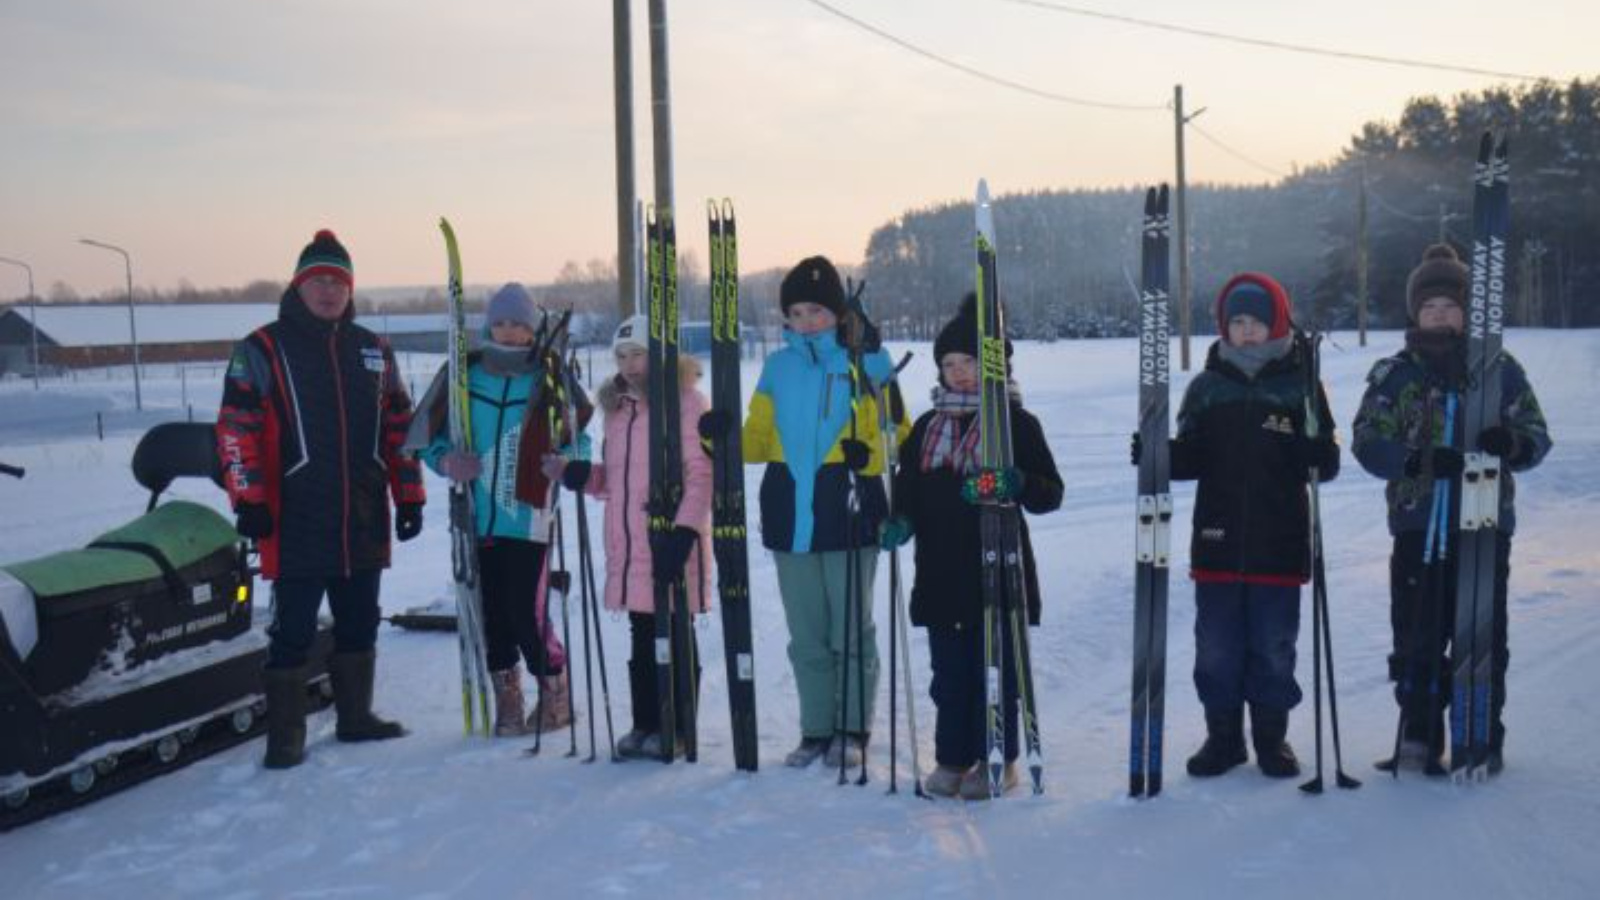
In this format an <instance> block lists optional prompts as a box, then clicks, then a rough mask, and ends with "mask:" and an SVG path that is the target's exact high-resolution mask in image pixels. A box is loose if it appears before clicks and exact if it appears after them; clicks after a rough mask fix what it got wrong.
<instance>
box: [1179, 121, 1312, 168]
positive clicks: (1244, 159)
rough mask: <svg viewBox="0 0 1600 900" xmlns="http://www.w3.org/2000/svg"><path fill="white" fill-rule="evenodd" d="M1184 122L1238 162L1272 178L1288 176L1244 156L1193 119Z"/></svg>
mask: <svg viewBox="0 0 1600 900" xmlns="http://www.w3.org/2000/svg"><path fill="white" fill-rule="evenodd" d="M1184 124H1185V125H1187V126H1189V128H1190V129H1192V130H1193V131H1194V133H1195V134H1198V135H1200V136H1201V137H1203V138H1205V139H1206V140H1207V141H1209V142H1210V143H1211V144H1212V145H1213V146H1215V147H1216V148H1217V149H1219V150H1221V151H1222V152H1223V153H1226V154H1228V155H1229V156H1231V157H1233V158H1234V159H1237V160H1239V161H1240V162H1243V163H1245V164H1247V165H1251V166H1254V167H1256V168H1257V169H1260V170H1261V171H1263V172H1265V173H1267V174H1268V175H1271V176H1273V177H1274V178H1288V177H1289V175H1288V173H1287V172H1283V171H1280V170H1278V169H1274V168H1273V167H1271V166H1269V165H1267V164H1266V163H1264V162H1260V161H1258V160H1255V159H1253V158H1251V157H1249V156H1246V155H1245V154H1244V153H1243V152H1241V151H1238V150H1235V149H1233V148H1232V147H1230V146H1228V145H1227V144H1224V143H1223V142H1222V141H1220V140H1218V139H1217V138H1216V137H1214V136H1213V135H1212V134H1211V133H1210V132H1208V131H1206V130H1205V129H1204V128H1201V127H1200V126H1199V125H1196V124H1195V123H1194V120H1193V119H1190V120H1189V121H1187V122H1185V123H1184Z"/></svg>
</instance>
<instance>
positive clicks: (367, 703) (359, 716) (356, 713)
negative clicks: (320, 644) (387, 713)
mask: <svg viewBox="0 0 1600 900" xmlns="http://www.w3.org/2000/svg"><path fill="white" fill-rule="evenodd" d="M377 663H378V654H377V652H376V651H374V650H365V651H359V652H355V653H337V652H336V653H333V654H330V655H329V656H328V678H329V680H331V681H332V682H333V706H334V709H335V710H337V711H338V714H339V725H338V727H337V728H336V729H334V736H335V737H337V738H338V739H339V740H341V741H345V742H347V743H351V742H356V741H387V740H389V739H390V738H397V737H400V736H402V735H404V734H405V733H406V729H405V726H403V725H401V724H400V723H399V722H390V721H388V720H386V719H380V718H378V717H377V716H375V715H373V714H372V678H373V675H374V673H375V670H376V668H377Z"/></svg>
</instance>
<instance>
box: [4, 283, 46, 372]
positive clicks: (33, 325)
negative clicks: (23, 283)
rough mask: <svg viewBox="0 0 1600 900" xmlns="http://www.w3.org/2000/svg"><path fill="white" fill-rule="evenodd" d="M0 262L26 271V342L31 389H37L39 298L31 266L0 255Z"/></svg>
mask: <svg viewBox="0 0 1600 900" xmlns="http://www.w3.org/2000/svg"><path fill="white" fill-rule="evenodd" d="M0 263H8V264H10V265H13V266H20V267H22V269H23V270H24V271H26V272H27V273H28V332H29V334H28V343H29V345H30V348H31V350H32V355H33V389H34V390H36V391H37V390H38V389H39V298H38V297H36V296H34V293H33V266H30V265H28V264H27V263H25V262H23V261H22V260H20V259H9V258H7V257H4V256H0Z"/></svg>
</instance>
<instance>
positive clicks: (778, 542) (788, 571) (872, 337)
mask: <svg viewBox="0 0 1600 900" xmlns="http://www.w3.org/2000/svg"><path fill="white" fill-rule="evenodd" d="M779 303H780V305H781V306H782V309H783V317H784V334H783V337H784V343H785V346H784V347H783V348H782V349H780V350H778V351H777V352H775V353H773V354H772V355H771V356H768V357H767V360H766V364H765V365H764V366H763V367H762V369H761V377H760V379H759V381H758V382H757V384H756V389H755V394H754V395H753V396H752V397H751V399H750V412H749V416H748V418H747V419H746V420H745V423H744V432H743V440H744V458H745V462H747V463H766V467H767V468H766V472H765V474H764V475H763V476H762V479H761V533H762V543H763V544H764V545H765V546H766V547H767V549H769V550H771V551H772V554H773V557H774V559H775V561H776V563H777V570H778V592H779V594H780V595H781V596H782V599H783V610H784V616H785V618H786V619H787V621H788V625H789V648H788V650H789V663H790V665H791V666H792V667H793V669H794V676H795V684H796V687H797V689H798V692H799V695H800V743H799V745H798V746H797V747H796V748H795V749H794V750H793V751H792V752H791V753H789V755H788V756H787V757H786V758H785V760H784V762H785V764H786V765H789V766H792V767H795V768H803V767H805V766H809V765H810V764H811V763H812V762H814V761H815V760H816V759H817V757H819V756H821V755H823V754H824V753H827V754H828V764H829V765H830V766H838V765H840V764H844V765H850V766H855V765H859V764H860V763H861V760H862V758H863V754H864V753H865V748H866V744H867V738H868V733H869V732H870V730H871V723H872V699H873V697H874V695H875V693H876V688H877V678H878V651H877V643H876V639H875V632H874V630H873V625H872V603H871V596H872V582H873V575H874V573H875V571H876V568H877V557H878V545H877V540H876V535H877V533H878V528H879V526H880V525H881V523H882V521H883V518H884V516H885V514H886V510H887V507H888V501H887V497H886V495H885V493H884V488H883V480H882V478H880V477H878V476H880V475H881V474H882V472H883V465H884V460H883V446H882V441H881V440H880V434H879V425H878V421H879V420H878V408H877V401H876V400H874V399H873V398H874V397H875V396H876V395H877V393H878V392H879V389H880V388H881V387H882V386H883V385H884V384H885V383H886V382H887V381H888V379H889V377H890V375H891V374H892V369H893V366H892V364H891V363H890V362H889V355H888V354H887V353H885V352H884V351H883V348H882V347H881V346H880V342H879V340H878V337H877V333H876V329H875V328H873V327H872V324H871V323H870V322H868V321H867V320H866V317H865V316H864V315H862V314H861V313H860V312H859V310H851V311H850V312H848V313H847V312H846V310H845V304H846V299H845V292H844V285H843V284H842V283H841V281H840V279H839V273H838V271H837V270H836V269H835V268H834V267H833V264H832V263H831V262H829V261H828V260H827V259H826V258H824V257H821V256H813V257H809V258H807V259H804V260H801V261H800V263H799V264H798V265H796V266H795V267H794V268H793V269H791V270H790V271H789V273H788V274H787V275H785V276H784V279H783V283H782V285H781V286H780V288H779ZM857 354H859V361H860V362H859V368H858V366H857V364H856V362H855V359H856V357H857ZM857 378H865V379H867V380H869V381H870V382H871V385H866V384H858V383H857V382H856V379H857ZM719 413H721V411H719ZM723 415H725V414H723ZM725 427H732V423H731V422H728V421H725V420H724V419H723V418H722V415H719V414H713V415H712V417H710V418H708V419H707V420H706V421H705V423H703V427H702V433H705V434H708V435H709V434H714V433H716V432H717V430H718V429H720V428H725ZM900 427H901V428H902V429H903V428H904V423H903V422H902V423H900ZM852 556H854V560H851V559H850V557H852ZM851 569H854V570H855V571H856V574H857V576H858V577H857V579H856V580H857V588H854V589H847V582H848V581H849V579H848V578H847V577H846V573H847V571H849V570H851ZM855 590H859V592H860V605H859V607H857V608H852V606H853V604H851V603H850V602H848V595H849V594H851V593H854V592H855ZM847 615H848V616H849V621H848V622H847V621H846V617H847ZM847 634H848V635H851V640H850V641H849V644H850V646H848V647H847V646H846V641H845V637H846V635H847ZM847 666H848V667H849V673H848V674H847V673H846V667H847ZM847 688H848V690H847ZM863 689H864V690H863ZM844 694H849V696H843V695H844ZM862 696H865V698H866V702H865V703H863V702H862V700H861V698H862ZM863 707H864V708H863Z"/></svg>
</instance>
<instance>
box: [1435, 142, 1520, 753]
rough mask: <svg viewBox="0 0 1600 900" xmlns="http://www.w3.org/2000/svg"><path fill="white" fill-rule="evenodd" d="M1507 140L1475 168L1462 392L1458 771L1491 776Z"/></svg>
mask: <svg viewBox="0 0 1600 900" xmlns="http://www.w3.org/2000/svg"><path fill="white" fill-rule="evenodd" d="M1506 151H1507V148H1506V141H1505V139H1504V138H1503V137H1502V138H1501V139H1500V141H1499V142H1498V143H1496V141H1495V138H1494V135H1493V134H1492V133H1490V132H1485V133H1484V135H1483V137H1482V139H1481V140H1480V141H1479V143H1478V159H1477V163H1476V166H1475V168H1474V172H1473V186H1474V189H1473V199H1472V294H1471V297H1470V302H1469V304H1468V308H1467V310H1466V336H1467V386H1466V390H1465V391H1464V392H1463V396H1462V402H1461V420H1462V437H1463V442H1462V446H1463V448H1464V450H1465V452H1464V454H1463V455H1464V457H1465V463H1466V464H1465V467H1464V469H1463V471H1462V475H1461V493H1460V523H1461V529H1460V535H1459V537H1458V539H1457V542H1456V554H1457V556H1456V610H1455V635H1454V638H1453V639H1452V641H1451V646H1450V663H1451V698H1450V771H1451V775H1452V777H1453V778H1455V779H1456V780H1457V781H1458V782H1459V781H1467V780H1475V781H1481V780H1483V779H1485V778H1487V777H1488V766H1489V758H1490V750H1491V740H1492V735H1491V733H1490V732H1491V720H1492V715H1491V711H1492V708H1493V703H1494V698H1493V697H1492V691H1493V679H1494V645H1495V582H1496V580H1497V574H1498V573H1497V571H1496V570H1497V567H1498V552H1497V543H1498V533H1499V524H1500V481H1501V479H1500V466H1501V460H1500V458H1499V457H1497V456H1495V455H1493V454H1491V453H1487V452H1485V451H1484V450H1483V448H1482V447H1480V446H1479V444H1478V437H1479V435H1481V434H1482V433H1483V431H1484V430H1485V429H1487V428H1492V427H1495V426H1497V425H1499V424H1500V405H1501V399H1502V398H1501V396H1500V383H1501V369H1500V363H1501V357H1500V354H1501V344H1502V339H1503V328H1504V322H1505V280H1506V237H1507V230H1508V227H1509V224H1510V218H1511V201H1510V192H1509V187H1510V185H1509V176H1510V165H1509V163H1508V162H1507V152H1506Z"/></svg>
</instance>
